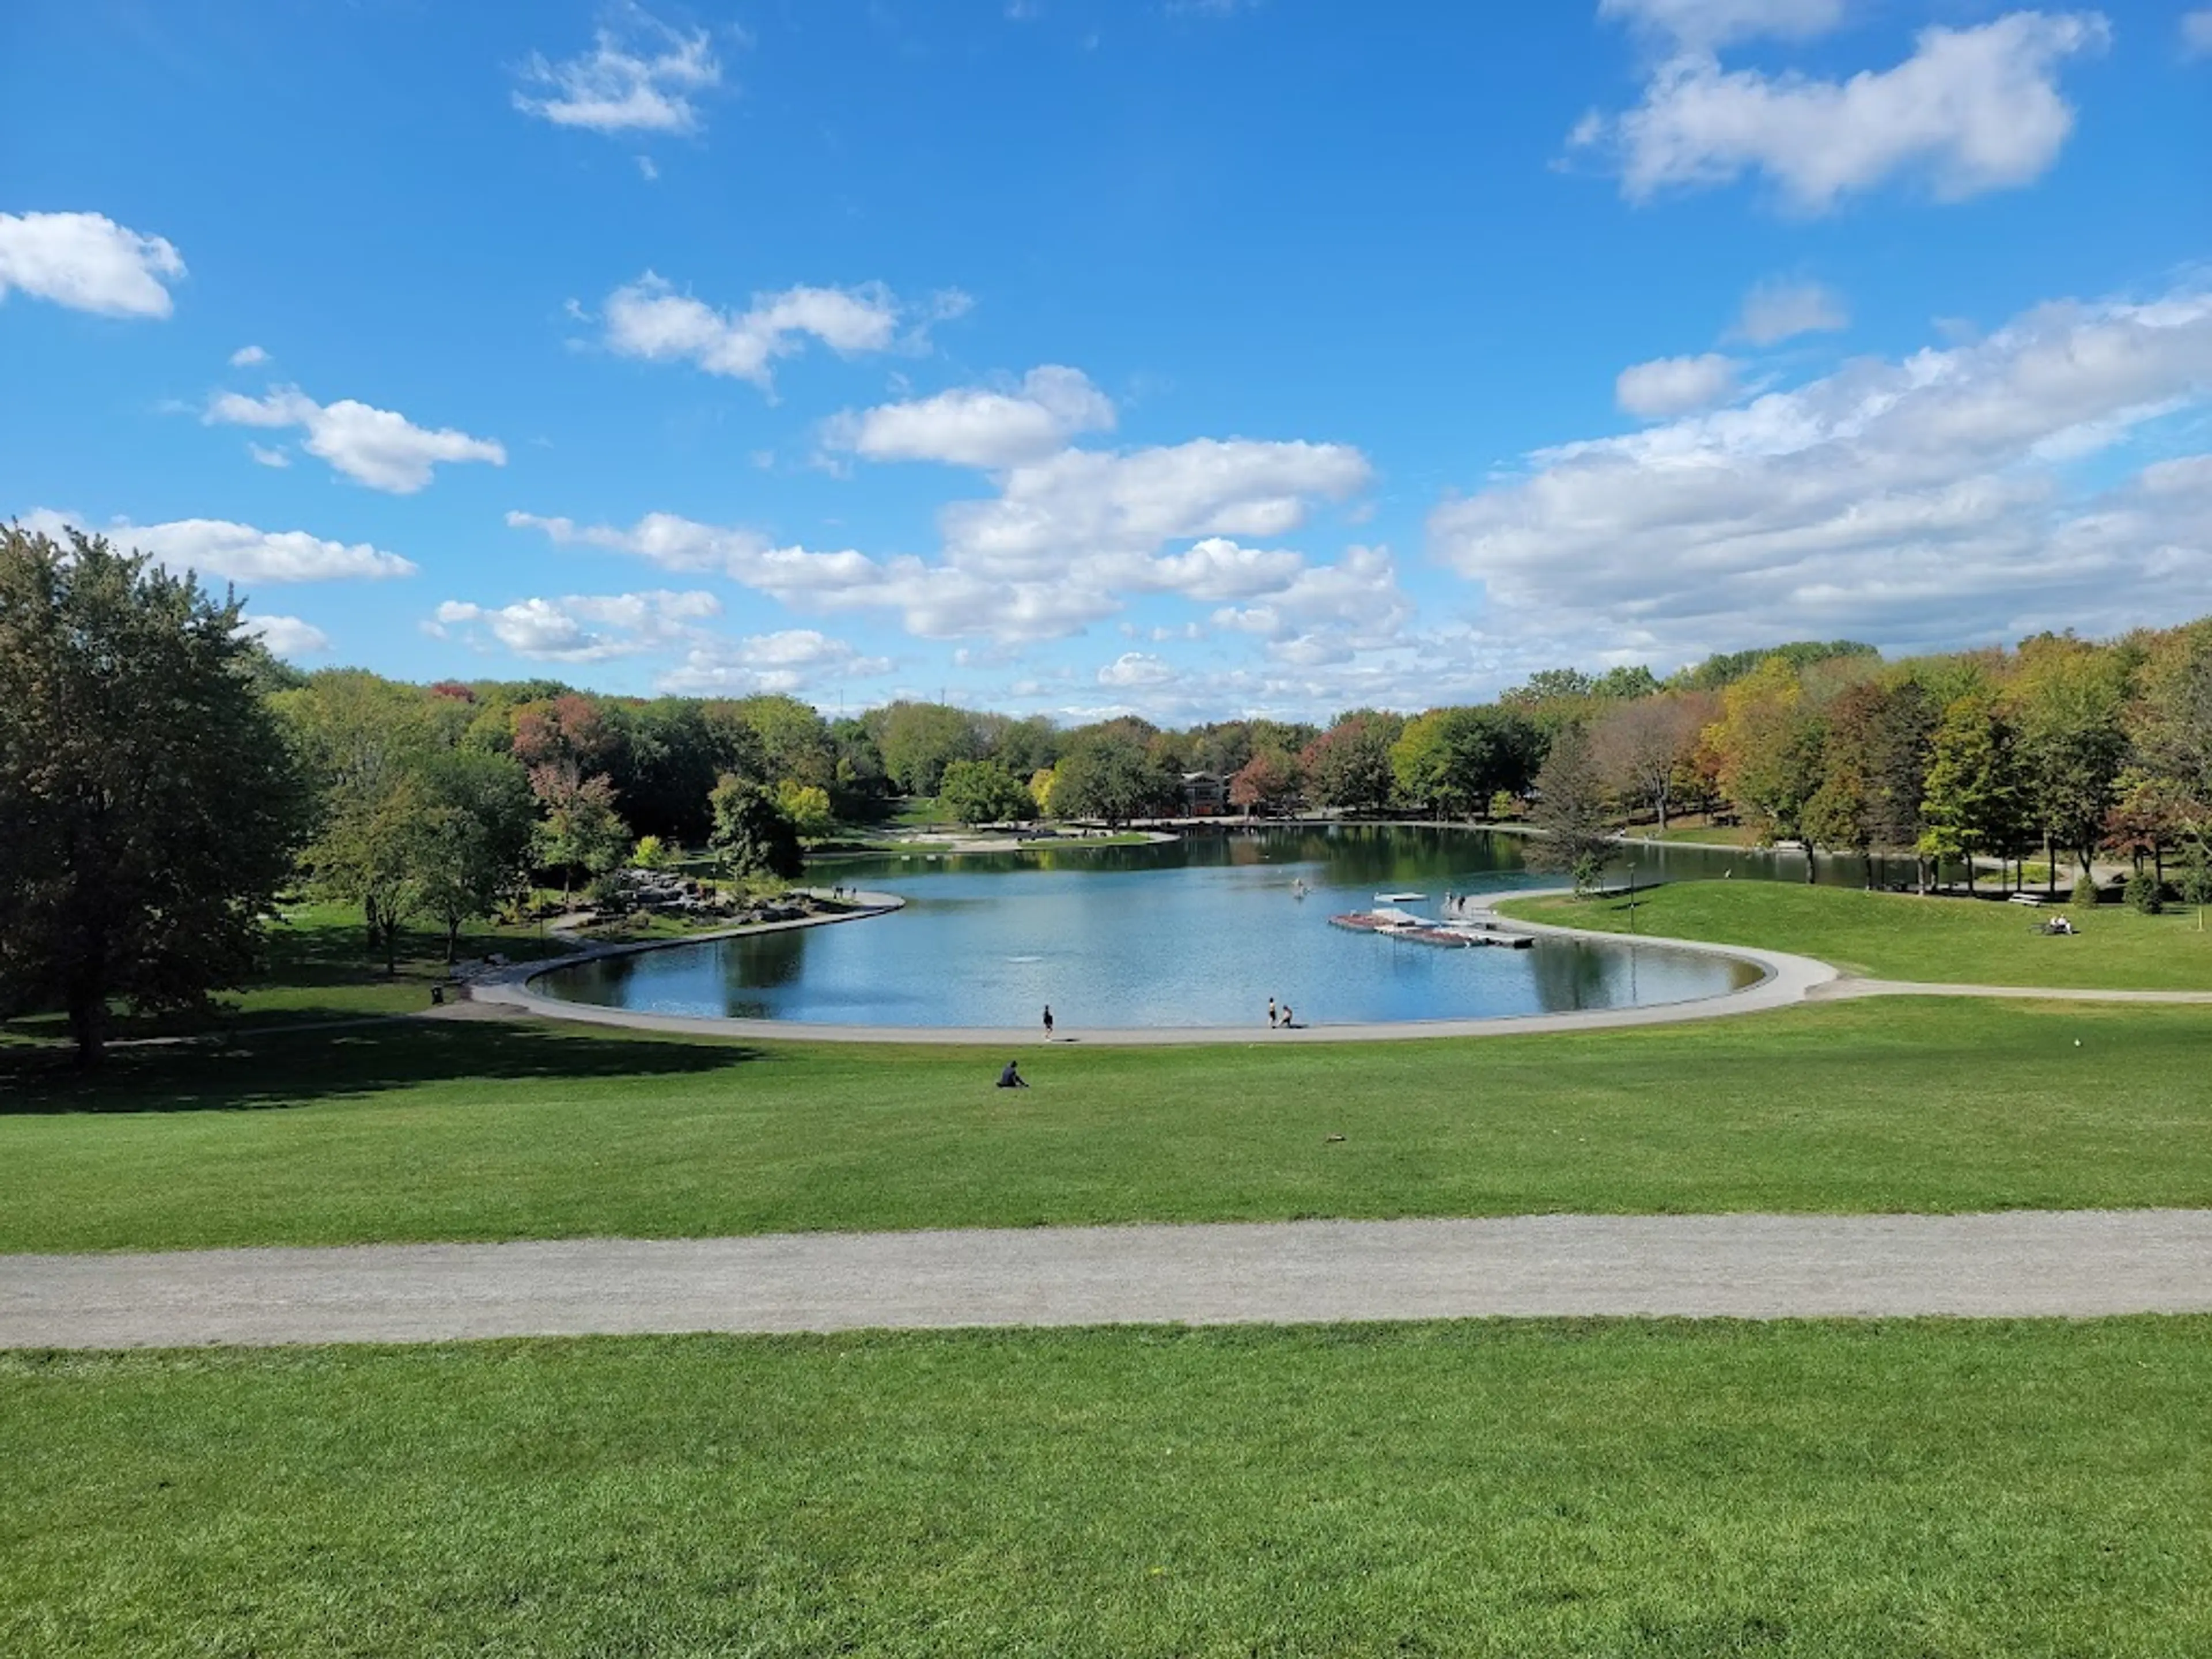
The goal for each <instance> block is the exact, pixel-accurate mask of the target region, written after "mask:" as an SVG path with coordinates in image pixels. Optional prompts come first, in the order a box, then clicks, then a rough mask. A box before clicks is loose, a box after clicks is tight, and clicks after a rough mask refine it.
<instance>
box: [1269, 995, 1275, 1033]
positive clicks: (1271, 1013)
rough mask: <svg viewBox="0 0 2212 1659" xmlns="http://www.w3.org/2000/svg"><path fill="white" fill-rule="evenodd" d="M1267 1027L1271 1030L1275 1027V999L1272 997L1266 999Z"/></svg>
mask: <svg viewBox="0 0 2212 1659" xmlns="http://www.w3.org/2000/svg"><path fill="white" fill-rule="evenodd" d="M1267 1029H1268V1030H1271V1031H1272V1030H1274V1029H1275V1000H1274V998H1273V997H1269V998H1268V999H1267Z"/></svg>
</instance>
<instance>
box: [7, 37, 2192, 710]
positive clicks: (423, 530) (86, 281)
mask: <svg viewBox="0 0 2212 1659" xmlns="http://www.w3.org/2000/svg"><path fill="white" fill-rule="evenodd" d="M1509 15H1510V18H1511V20H1512V21H1510V23H1508V22H1504V21H1501V20H1502V19H1504V18H1505V17H1507V16H1509ZM0 61H5V62H7V63H8V64H10V65H11V66H13V67H14V68H15V70H16V73H15V75H14V76H11V79H10V95H9V99H8V100H6V101H5V103H4V104H3V105H0V362H4V363H5V364H6V366H7V369H8V374H7V380H8V384H9V391H10V392H11V393H12V395H11V396H9V398H6V399H5V400H4V402H0V513H12V514H15V515H16V516H18V517H20V518H21V520H23V521H24V522H26V523H27V524H32V525H35V526H53V525H56V524H58V523H60V522H64V521H66V522H72V523H77V524H81V525H83V526H87V527H88V528H94V529H99V530H102V531H105V532H107V533H108V534H110V535H111V536H112V537H114V538H116V539H118V540H121V541H128V542H132V543H135V544H138V545H140V546H143V547H145V548H147V549H148V550H149V551H152V552H154V553H155V554H156V555H157V556H160V557H161V558H162V559H163V560H165V561H167V562H173V563H175V564H178V565H185V564H190V565H192V566H194V567H195V568H198V569H199V570H201V571H202V573H203V574H205V575H208V576H210V578H211V579H213V580H217V581H221V580H235V581H236V582H237V584H238V586H239V587H240V590H241V591H242V592H246V593H248V594H249V595H250V596H251V607H252V611H253V613H254V614H255V615H256V616H258V617H262V618H264V619H265V622H264V626H265V627H266V628H267V629H268V630H269V636H270V640H271V641H272V643H274V644H276V646H278V647H279V648H281V649H282V650H283V651H284V652H285V653H287V654H289V655H290V656H291V657H292V658H293V659H295V660H296V661H298V662H300V663H301V664H303V665H308V666H317V665H325V664H332V663H348V664H361V665H367V666H370V667H374V668H377V669H380V670H382V671H386V672H389V673H393V674H398V675H404V676H409V677H414V678H435V677H439V676H442V675H447V674H456V675H461V676H465V677H476V676H498V677H521V676H525V675H534V674H544V675H550V676H555V677H558V678H564V679H567V680H568V681H570V682H572V683H574V684H585V685H590V686H594V687H599V688H602V689H605V690H620V691H630V692H638V693H650V692H653V691H654V690H679V691H690V692H702V693H714V692H728V693H734V694H742V693H744V692H748V691H751V690H792V691H794V692H796V693H797V694H799V695H800V696H805V697H807V698H808V699H810V700H811V701H813V702H817V703H818V704H820V705H822V706H823V707H825V708H830V709H832V710H833V711H834V710H835V709H836V708H837V707H839V706H840V705H841V704H842V706H844V707H846V708H858V707H860V706H862V705H865V704H866V703H869V702H879V701H882V700H884V698H886V697H888V696H893V695H897V694H908V695H915V694H918V695H925V696H939V695H940V694H942V695H945V696H951V698H953V699H954V700H955V701H958V702H966V703H969V704H972V705H975V706H981V707H992V708H1006V709H1010V710H1014V711H1018V712H1031V711H1042V712H1046V713H1050V714H1056V715H1060V716H1062V717H1065V718H1085V717H1091V716H1095V715H1097V714H1103V713H1109V712H1118V711H1122V710H1134V711H1137V712H1139V713H1143V714H1148V715H1151V716H1152V717H1154V718H1156V719H1160V720H1167V721H1176V722H1180V721H1184V720H1191V719H1195V718H1212V717H1219V716H1226V715H1234V714H1257V713H1267V714H1285V715H1294V716H1321V715H1326V714H1328V713H1330V712H1332V711H1333V710H1335V709H1338V708H1345V707H1348V706H1351V705H1353V704H1356V703H1360V702H1379V703H1383V704H1387V705H1390V706H1395V707H1399V708H1421V707H1425V706H1428V705H1430V704H1431V703H1435V702H1449V701H1459V700H1465V699H1468V698H1472V697H1477V696H1484V695H1486V694H1488V693H1491V692H1494V691H1495V690H1498V689H1499V688H1501V687H1502V686H1504V685H1506V684H1510V683H1512V682H1513V681H1514V680H1516V679H1517V678H1520V677H1522V675H1524V674H1525V673H1526V672H1527V671H1529V670H1530V669H1533V668H1536V667H1541V666H1546V665H1553V664H1559V663H1570V662H1571V663H1577V664H1580V665H1584V666H1590V667H1595V666H1600V665H1607V664H1611V663H1618V662H1633V661H1642V662H1649V663H1650V664H1651V665H1653V666H1654V667H1656V668H1657V669H1658V670H1660V671H1662V672H1663V671H1667V670H1668V669H1671V668H1673V667H1674V666H1676V665H1680V664H1681V663H1683V662H1685V661H1688V660H1692V659H1696V658H1698V657H1699V656H1702V655H1704V654H1705V653H1709V652H1711V651H1713V650H1725V649H1736V648H1741V647H1747V646H1751V645H1756V644H1759V643H1765V642H1772V641H1778V640H1782V639H1786V638H1795V637H1805V636H1820V637H1826V636H1832V635H1852V636H1855V637H1859V638H1863V639H1869V640H1872V641H1875V642H1877V643H1879V644H1881V645H1882V646H1883V647H1886V648H1887V649H1890V650H1892V651H1910V650H1913V649H1917V648H1936V647H1955V646H1960V645H1967V644H1976V643H1983V642H1989V641H2003V640H2010V639H2013V638H2016V637H2018V636H2019V635H2021V634H2023V633H2026V632H2028V631H2032V630H2033V629H2040V628H2045V627H2061V628H2063V627H2068V626H2072V627H2076V628H2079V629H2082V630H2084V631H2087V632H2108V631H2112V630H2115V629H2123V628H2126V627H2130V626H2133V625H2136V624H2142V623H2166V622H2172V621H2174V620H2178V619H2179V618H2180V617H2185V616H2193V615H2197V614H2200V613H2203V612H2205V611H2212V418H2208V414H2212V185H2208V179H2212V165H2208V164H2212V9H2191V8H2190V7H2187V6H2175V5H2170V4H2169V5H2156V4H2142V5H2113V6H2108V7H2106V8H2104V9H2101V10H2078V11H2059V10H2049V11H2042V10H2022V9H2006V8H2004V7H2002V6H1996V5H1983V4H1977V3H1970V0H1601V3H1599V0H1592V3H1588V4H1577V5H1570V6H1559V7H1552V6H1545V7H1515V8H1510V9H1505V8H1497V7H1486V6H1472V5H1465V4H1453V5H1443V4H1430V5H1416V4H1401V5H1383V6H1373V7H1364V8H1358V9H1353V8H1349V7H1346V6H1342V5H1337V4H1323V3H1320V0H1243V3H1231V0H1211V3H1208V0H1180V3H1178V0H1164V3H1162V0H1113V3H1107V0H1017V3H1012V4H1010V3H1008V0H975V3H956V0H933V3H929V4H921V3H893V0H877V3H872V4H871V3H861V0H850V3H848V0H817V3H806V4H799V3H795V0H785V3H767V0H761V3H738V4H726V3H715V4H692V5H685V6H678V5H676V4H673V3H656V4H653V5H652V6H650V7H646V6H638V5H593V4H587V3H575V4H572V3H567V0H545V3H540V4H534V5H530V6H521V5H495V4H489V3H488V4H483V5H474V6H469V7H455V6H450V5H437V4H433V3H430V0H354V3H352V4H349V5H343V6H340V5H333V4H328V3H321V0H287V3H277V0H265V3H256V0H230V3H220V4H218V3H213V0H159V3H155V0H128V3H126V0H14V3H12V4H11V5H9V7H8V8H7V9H6V10H5V13H4V15H0Z"/></svg>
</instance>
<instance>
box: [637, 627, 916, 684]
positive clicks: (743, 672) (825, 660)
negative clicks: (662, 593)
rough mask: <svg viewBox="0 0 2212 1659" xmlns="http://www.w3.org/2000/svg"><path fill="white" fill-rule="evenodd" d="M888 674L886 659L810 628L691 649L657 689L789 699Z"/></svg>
mask: <svg viewBox="0 0 2212 1659" xmlns="http://www.w3.org/2000/svg"><path fill="white" fill-rule="evenodd" d="M890 671H891V661H890V658H888V657H870V656H864V655H862V654H861V653H860V651H859V650H858V649H856V648H855V647H854V646H852V645H851V644H849V643H848V642H847V641H844V640H840V639H833V638H831V637H830V636H829V635H827V634H823V633H821V632H819V631H817V629H811V628H787V629H783V630H781V632H779V633H775V634H754V635H748V636H747V637H746V638H744V639H742V640H736V641H731V640H709V641H702V643H699V644H696V645H694V646H693V647H691V650H690V653H689V654H688V655H687V656H686V657H685V658H684V662H683V664H682V665H680V666H678V667H677V668H674V669H671V670H670V671H668V672H667V673H665V674H663V675H662V676H661V677H660V678H659V680H658V681H657V682H656V684H657V685H658V687H659V690H663V691H666V692H670V693H671V694H673V695H675V696H695V697H713V696H738V697H742V696H752V695H754V694H756V693H758V692H781V693H784V694H785V695H787V696H788V695H791V694H793V693H796V692H800V691H804V690H807V689H808V688H809V687H811V686H815V685H821V684H842V683H844V682H847V681H851V680H865V679H872V678H875V677H876V676H878V675H879V674H888V673H890Z"/></svg>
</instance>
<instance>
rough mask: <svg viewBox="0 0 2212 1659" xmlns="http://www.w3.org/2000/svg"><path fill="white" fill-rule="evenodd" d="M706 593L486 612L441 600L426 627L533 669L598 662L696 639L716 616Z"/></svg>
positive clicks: (570, 600) (536, 602)
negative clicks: (486, 638) (478, 637)
mask: <svg viewBox="0 0 2212 1659" xmlns="http://www.w3.org/2000/svg"><path fill="white" fill-rule="evenodd" d="M721 609H722V605H721V601H720V600H719V599H716V598H715V597H714V595H713V594H712V593H705V592H682V593H678V592H669V591H668V590H666V589H665V588H662V589H656V590H654V591H653V592H644V593H612V594H570V595H569V596H568V597H567V598H566V599H517V600H516V601H514V603H513V604H512V605H499V606H487V605H471V604H470V603H468V602H467V601H465V600H461V599H447V601H446V602H445V603H444V604H442V605H440V606H439V607H438V609H437V611H436V612H435V615H434V616H433V617H432V619H431V621H430V623H428V629H429V631H430V632H431V633H432V634H434V635H439V636H441V637H442V636H443V635H445V634H446V633H447V630H449V629H459V630H460V631H461V633H462V635H463V636H464V637H467V638H474V637H475V630H476V629H483V631H484V632H486V633H488V634H489V635H491V637H492V638H493V639H494V640H495V641H498V642H499V644H501V645H502V646H504V647H506V648H507V650H509V651H511V652H513V653H514V654H515V655H516V656H518V657H527V658H530V659H532V660H535V661H539V662H568V663H591V662H605V661H607V660H609V659H611V658H615V657H634V656H638V655H641V654H642V653H647V652H653V651H664V650H666V649H668V648H669V647H671V646H675V645H679V644H683V643H684V642H686V641H690V640H691V639H693V638H695V637H696V635H697V632H698V627H697V625H698V623H700V622H702V621H703V620H704V619H705V618H707V617H714V616H719V615H720V613H721Z"/></svg>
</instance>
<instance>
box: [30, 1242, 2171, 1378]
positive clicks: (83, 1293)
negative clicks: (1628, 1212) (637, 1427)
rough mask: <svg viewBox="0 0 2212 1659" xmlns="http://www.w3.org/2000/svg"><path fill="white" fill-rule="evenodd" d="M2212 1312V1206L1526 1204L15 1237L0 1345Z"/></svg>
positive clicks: (259, 1343)
mask: <svg viewBox="0 0 2212 1659" xmlns="http://www.w3.org/2000/svg"><path fill="white" fill-rule="evenodd" d="M2184 1312H2196V1313H2202V1312H2212V1211H2207V1210H2116V1211H2068V1212H2053V1211H2018V1212H2004V1213H1998V1214H1983V1215H1960V1216H1925V1215H1887V1216H1781V1215H1720V1216H1520V1217H1510V1218H1499V1219H1493V1220H1471V1221H1449V1220H1447V1221H1292V1222H1279V1223H1256V1224H1241V1223H1225V1224H1212V1225H1194V1226H1133V1227H1051V1228H1023V1229H1018V1230H1008V1231H967V1232H910V1233H806V1234H786V1235H781V1236H775V1237H759V1238H714V1239H690V1240H684V1239H674V1240H637V1239H577V1240H568V1241H562V1242H545V1243H513V1244H383V1245H357V1246H344V1247H337V1248H331V1249H244V1250H195V1251H181V1252H176V1253H173V1254H164V1255H49V1256H0V1347H11V1348H23V1347H83V1348H114V1347H145V1346H164V1347H168V1346H199V1345H203V1344H212V1343H222V1344H238V1345H245V1346H269V1345H273V1344H283V1343H301V1342H422V1341H438V1340H453V1339H463V1338H478V1337H501V1336H533V1335H535V1336H569V1335H586V1334H605V1335H635V1334H649V1333H674V1332H684V1331H727V1332H772V1331H838V1330H853V1329H861V1328H905V1329H939V1328H955V1327H962V1326H1064V1325H1108V1324H1127V1323H1146V1324H1153V1323H1187V1324H1194V1325H1214V1324H1304V1323H1309V1322H1328V1321H1346V1320H1382V1319H1454V1318H1470V1317H1484V1316H1553V1315H1559V1316H1583V1315H1589V1316H1600V1315H1619V1316H1684V1317H1692V1318H1705V1317H1727V1318H1741V1319H1776V1318H1810V1317H1822V1318H1861V1317H1907V1316H1929V1315H1951V1316H1966V1317H2008V1318H2010V1317H2051V1316H2057V1317H2068V1318H2079V1317H2090V1316H2099V1315H2106V1314H2130V1313H2184Z"/></svg>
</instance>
